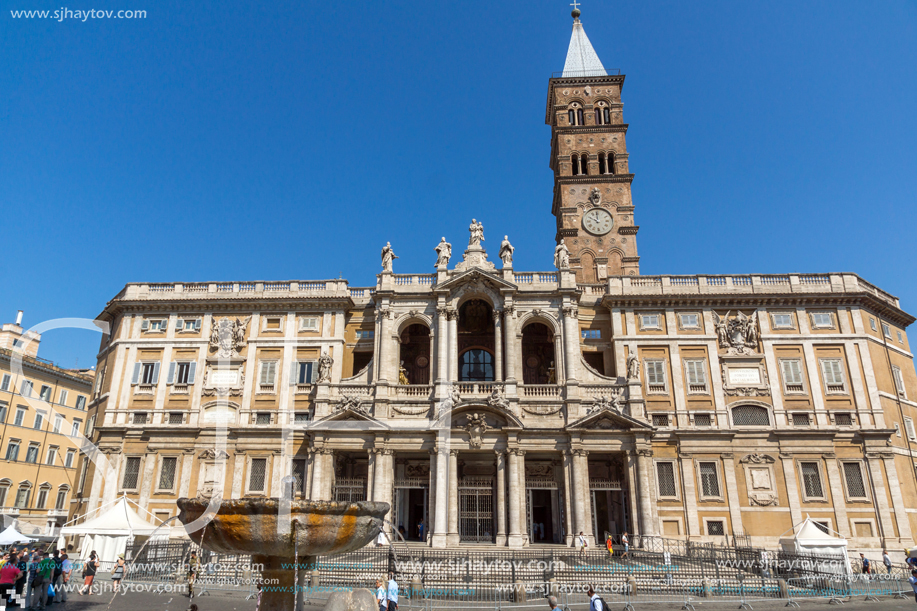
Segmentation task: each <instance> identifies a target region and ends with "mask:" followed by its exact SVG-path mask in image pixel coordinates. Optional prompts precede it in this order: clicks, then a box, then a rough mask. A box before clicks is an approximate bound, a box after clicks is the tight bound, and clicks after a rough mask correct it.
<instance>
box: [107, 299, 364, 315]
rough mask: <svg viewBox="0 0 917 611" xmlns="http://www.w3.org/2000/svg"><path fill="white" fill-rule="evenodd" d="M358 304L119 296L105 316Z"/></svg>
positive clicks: (350, 304)
mask: <svg viewBox="0 0 917 611" xmlns="http://www.w3.org/2000/svg"><path fill="white" fill-rule="evenodd" d="M355 307H356V304H355V303H354V301H353V299H351V298H350V297H349V296H341V297H328V296H309V295H303V296H301V297H290V296H282V297H277V298H274V299H272V298H270V297H265V296H260V295H259V296H258V297H254V298H245V297H236V298H226V297H220V298H212V299H201V298H200V297H190V298H188V299H180V298H179V299H155V298H154V299H131V300H130V301H127V300H124V301H122V300H120V299H116V300H112V301H111V302H109V304H108V305H107V306H106V307H105V311H104V312H103V313H102V315H105V314H108V315H109V316H112V317H115V316H119V315H121V314H126V313H136V312H191V311H194V312H205V311H214V310H219V311H231V312H236V311H248V312H254V311H262V310H300V309H304V308H310V309H325V310H328V309H343V310H351V309H353V308H355ZM102 315H100V317H101V316H102Z"/></svg>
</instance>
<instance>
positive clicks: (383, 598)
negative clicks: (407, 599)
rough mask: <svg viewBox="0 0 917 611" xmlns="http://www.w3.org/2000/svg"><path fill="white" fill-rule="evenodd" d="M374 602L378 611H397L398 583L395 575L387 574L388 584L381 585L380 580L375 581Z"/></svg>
mask: <svg viewBox="0 0 917 611" xmlns="http://www.w3.org/2000/svg"><path fill="white" fill-rule="evenodd" d="M376 602H377V603H378V604H379V611H398V582H396V581H395V574H394V573H389V574H388V584H386V585H382V579H376Z"/></svg>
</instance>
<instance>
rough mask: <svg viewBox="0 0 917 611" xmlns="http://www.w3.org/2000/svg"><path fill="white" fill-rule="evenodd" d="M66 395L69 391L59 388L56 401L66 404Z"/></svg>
mask: <svg viewBox="0 0 917 611" xmlns="http://www.w3.org/2000/svg"><path fill="white" fill-rule="evenodd" d="M68 395H69V393H68V392H67V391H66V390H64V389H61V391H60V397H59V398H58V401H57V402H58V403H60V404H61V405H67V397H68Z"/></svg>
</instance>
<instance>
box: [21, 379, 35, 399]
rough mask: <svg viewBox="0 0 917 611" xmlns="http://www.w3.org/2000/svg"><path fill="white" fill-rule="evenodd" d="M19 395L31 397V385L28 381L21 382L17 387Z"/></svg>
mask: <svg viewBox="0 0 917 611" xmlns="http://www.w3.org/2000/svg"><path fill="white" fill-rule="evenodd" d="M19 394H20V395H22V396H23V397H31V396H32V383H31V382H29V381H28V380H23V381H22V384H20V385H19Z"/></svg>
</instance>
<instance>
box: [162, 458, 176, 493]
mask: <svg viewBox="0 0 917 611" xmlns="http://www.w3.org/2000/svg"><path fill="white" fill-rule="evenodd" d="M177 465H178V458H176V457H175V456H164V457H163V458H162V466H161V467H160V469H159V489H160V490H171V489H172V488H174V487H175V467H176V466H177Z"/></svg>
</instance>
